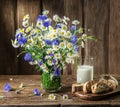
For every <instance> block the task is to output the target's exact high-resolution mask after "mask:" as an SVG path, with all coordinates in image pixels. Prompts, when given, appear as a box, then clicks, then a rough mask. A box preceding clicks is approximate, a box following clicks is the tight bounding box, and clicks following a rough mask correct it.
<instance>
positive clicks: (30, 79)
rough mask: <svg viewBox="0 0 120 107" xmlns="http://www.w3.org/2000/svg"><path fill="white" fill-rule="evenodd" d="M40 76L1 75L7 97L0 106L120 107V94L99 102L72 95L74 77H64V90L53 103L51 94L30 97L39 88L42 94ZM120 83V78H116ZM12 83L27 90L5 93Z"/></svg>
mask: <svg viewBox="0 0 120 107" xmlns="http://www.w3.org/2000/svg"><path fill="white" fill-rule="evenodd" d="M40 78H41V76H40V75H0V95H1V96H5V97H4V98H3V99H0V106H4V105H7V106H8V105H10V106H11V105H12V106H13V105H15V106H16V105H18V106H26V105H27V106H28V105H29V106H33V105H34V106H44V107H46V106H49V107H61V106H62V107H75V106H77V107H78V106H87V105H89V106H96V107H98V105H104V106H118V107H119V106H120V93H118V94H117V95H113V96H111V97H109V98H106V99H103V100H99V101H86V100H82V99H80V98H79V97H77V96H75V95H74V94H72V93H71V85H72V83H74V82H75V79H74V78H73V77H72V76H67V78H66V77H62V80H63V82H62V83H63V89H62V91H61V92H59V93H54V94H55V95H56V96H57V99H56V100H54V101H51V100H49V99H48V95H49V93H45V94H44V95H43V96H29V95H30V94H32V93H33V89H35V88H37V89H39V90H40V91H41V92H42V90H41V88H40ZM116 78H117V80H118V81H119V82H120V77H119V76H117V77H116ZM6 83H10V84H11V86H12V87H13V88H15V89H18V88H19V85H20V84H21V83H24V85H25V89H24V90H23V91H21V93H20V94H16V93H15V91H10V92H5V91H4V85H5V84H6ZM64 94H68V96H69V99H68V100H63V99H62V96H63V95H64Z"/></svg>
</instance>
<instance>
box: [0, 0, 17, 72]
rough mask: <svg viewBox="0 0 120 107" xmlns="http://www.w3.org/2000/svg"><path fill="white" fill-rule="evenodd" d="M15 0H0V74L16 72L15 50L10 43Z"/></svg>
mask: <svg viewBox="0 0 120 107" xmlns="http://www.w3.org/2000/svg"><path fill="white" fill-rule="evenodd" d="M15 18H16V0H14V1H13V0H1V1H0V74H17V73H18V72H17V58H16V56H17V50H15V49H14V48H13V47H12V45H11V39H14V34H15V29H16V19H15Z"/></svg>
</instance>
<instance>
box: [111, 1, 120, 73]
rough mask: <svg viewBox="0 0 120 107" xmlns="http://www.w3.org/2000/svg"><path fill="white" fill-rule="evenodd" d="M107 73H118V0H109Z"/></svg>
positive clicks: (119, 17)
mask: <svg viewBox="0 0 120 107" xmlns="http://www.w3.org/2000/svg"><path fill="white" fill-rule="evenodd" d="M109 25H110V27H109V29H110V30H109V73H115V74H118V75H119V74H120V34H119V32H120V0H115V1H114V0H110V24H109Z"/></svg>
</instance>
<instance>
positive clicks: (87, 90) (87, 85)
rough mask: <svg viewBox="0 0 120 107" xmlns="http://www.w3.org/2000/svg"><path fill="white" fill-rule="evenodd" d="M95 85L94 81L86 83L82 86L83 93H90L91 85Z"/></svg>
mask: <svg viewBox="0 0 120 107" xmlns="http://www.w3.org/2000/svg"><path fill="white" fill-rule="evenodd" d="M94 84H95V81H88V82H86V83H85V84H84V85H83V92H84V93H85V94H86V93H90V92H91V87H92V85H94Z"/></svg>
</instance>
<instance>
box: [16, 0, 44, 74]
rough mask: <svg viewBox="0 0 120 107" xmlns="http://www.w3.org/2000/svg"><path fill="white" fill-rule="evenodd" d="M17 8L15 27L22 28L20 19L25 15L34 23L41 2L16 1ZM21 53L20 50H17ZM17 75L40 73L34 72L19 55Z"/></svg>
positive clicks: (38, 0)
mask: <svg viewBox="0 0 120 107" xmlns="http://www.w3.org/2000/svg"><path fill="white" fill-rule="evenodd" d="M17 4H18V6H17V23H18V26H17V27H20V28H21V27H22V19H23V16H24V15H26V14H29V15H30V20H31V21H32V22H33V23H35V22H36V20H37V17H38V15H39V14H40V12H41V8H42V7H40V6H41V1H40V0H18V3H17ZM19 52H21V49H19ZM18 60H19V61H18V65H19V66H18V67H19V72H18V74H40V72H36V69H35V67H34V66H31V65H29V63H28V62H27V61H24V55H21V56H20V57H19V58H18Z"/></svg>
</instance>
